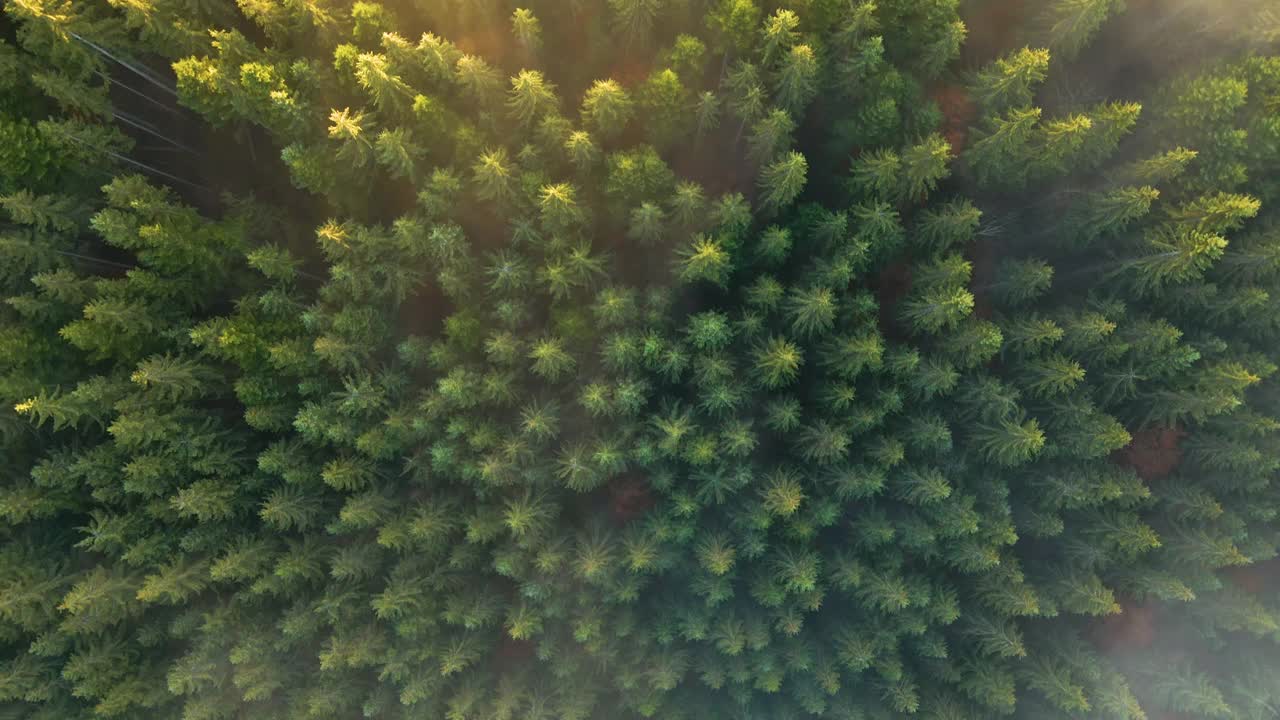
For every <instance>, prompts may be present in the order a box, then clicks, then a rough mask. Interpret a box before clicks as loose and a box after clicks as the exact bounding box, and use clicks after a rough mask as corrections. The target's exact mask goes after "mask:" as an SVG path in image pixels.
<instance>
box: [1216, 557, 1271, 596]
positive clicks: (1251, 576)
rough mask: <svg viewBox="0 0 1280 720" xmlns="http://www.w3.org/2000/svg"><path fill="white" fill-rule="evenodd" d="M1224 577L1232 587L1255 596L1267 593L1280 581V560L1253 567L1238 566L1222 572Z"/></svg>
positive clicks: (1268, 561)
mask: <svg viewBox="0 0 1280 720" xmlns="http://www.w3.org/2000/svg"><path fill="white" fill-rule="evenodd" d="M1222 575H1223V577H1224V578H1225V579H1226V580H1227V581H1228V582H1230V583H1231V584H1232V585H1235V586H1236V587H1238V588H1240V589H1241V590H1244V591H1245V592H1247V593H1250V594H1253V595H1260V594H1262V593H1263V592H1266V591H1267V588H1268V586H1274V585H1275V583H1276V581H1277V580H1280V558H1272V559H1270V560H1264V561H1263V562H1259V563H1253V564H1251V565H1236V566H1234V567H1229V568H1227V569H1225V570H1223V571H1222Z"/></svg>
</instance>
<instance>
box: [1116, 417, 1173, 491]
mask: <svg viewBox="0 0 1280 720" xmlns="http://www.w3.org/2000/svg"><path fill="white" fill-rule="evenodd" d="M1186 435H1187V433H1186V431H1185V430H1183V429H1182V428H1179V427H1152V428H1146V429H1144V430H1138V431H1136V432H1134V433H1133V440H1132V441H1130V442H1129V444H1128V445H1126V446H1125V447H1124V448H1122V449H1120V450H1117V451H1116V453H1115V455H1114V456H1113V460H1114V461H1115V462H1117V463H1119V464H1121V465H1124V466H1126V467H1131V468H1133V469H1134V471H1135V472H1137V473H1138V477H1140V478H1142V479H1143V480H1146V481H1148V482H1149V481H1152V480H1159V479H1161V478H1164V477H1168V475H1169V474H1170V473H1172V472H1173V471H1174V470H1175V469H1177V467H1178V465H1180V464H1181V463H1182V447H1181V445H1182V438H1184V437H1186Z"/></svg>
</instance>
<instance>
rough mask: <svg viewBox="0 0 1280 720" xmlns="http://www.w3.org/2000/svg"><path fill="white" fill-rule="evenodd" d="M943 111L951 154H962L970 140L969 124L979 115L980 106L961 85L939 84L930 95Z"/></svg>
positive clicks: (944, 134)
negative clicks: (975, 103) (978, 106)
mask: <svg viewBox="0 0 1280 720" xmlns="http://www.w3.org/2000/svg"><path fill="white" fill-rule="evenodd" d="M929 96H930V97H931V98H932V99H933V101H934V102H936V103H938V109H940V110H941V111H942V116H943V124H942V135H943V137H945V138H946V139H947V142H948V143H950V144H951V154H952V155H957V156H958V155H960V153H961V151H963V150H964V147H965V144H966V143H967V142H968V140H969V125H971V124H972V123H973V121H974V119H975V118H976V117H977V116H978V108H977V106H976V105H974V103H973V99H972V98H970V97H969V92H968V91H967V90H966V89H965V88H964V87H963V86H961V85H956V84H946V85H939V86H938V87H935V88H934V89H933V92H932V93H930V95H929Z"/></svg>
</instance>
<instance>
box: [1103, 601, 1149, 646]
mask: <svg viewBox="0 0 1280 720" xmlns="http://www.w3.org/2000/svg"><path fill="white" fill-rule="evenodd" d="M1090 635H1091V636H1092V638H1093V642H1094V644H1095V645H1097V646H1098V649H1100V650H1102V651H1103V652H1126V651H1129V650H1144V649H1146V648H1148V647H1151V643H1153V642H1155V638H1156V618H1155V609H1154V607H1153V606H1152V605H1151V604H1150V603H1141V604H1139V603H1138V602H1136V601H1134V600H1121V601H1120V612H1118V613H1116V614H1114V615H1107V616H1105V617H1103V618H1102V619H1101V620H1099V621H1098V622H1097V623H1096V624H1095V625H1094V626H1093V629H1092V631H1091V632H1090Z"/></svg>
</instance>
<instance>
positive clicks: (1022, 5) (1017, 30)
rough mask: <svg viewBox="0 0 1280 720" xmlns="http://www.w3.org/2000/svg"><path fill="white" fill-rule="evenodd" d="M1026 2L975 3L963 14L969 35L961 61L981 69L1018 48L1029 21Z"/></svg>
mask: <svg viewBox="0 0 1280 720" xmlns="http://www.w3.org/2000/svg"><path fill="white" fill-rule="evenodd" d="M1027 5H1028V3H1027V0H973V2H971V3H969V7H968V9H967V10H966V11H964V12H963V13H962V18H961V19H963V20H964V24H965V27H966V28H967V29H968V31H969V34H968V36H967V37H966V38H965V43H964V47H963V49H962V50H961V55H960V59H961V61H962V62H963V63H964V64H966V65H982V64H985V63H988V62H991V61H992V60H994V59H996V58H998V57H1000V56H1001V55H1004V54H1005V53H1007V52H1009V51H1010V50H1013V49H1015V48H1017V47H1019V46H1020V45H1019V43H1020V41H1021V40H1022V35H1023V32H1024V24H1025V22H1026V21H1027V19H1028V15H1029V13H1028V12H1027Z"/></svg>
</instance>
